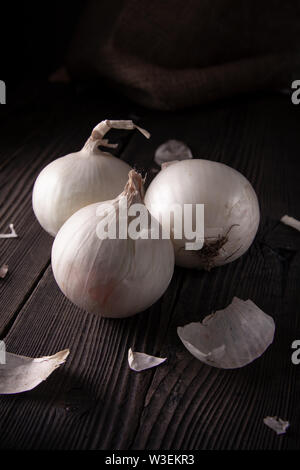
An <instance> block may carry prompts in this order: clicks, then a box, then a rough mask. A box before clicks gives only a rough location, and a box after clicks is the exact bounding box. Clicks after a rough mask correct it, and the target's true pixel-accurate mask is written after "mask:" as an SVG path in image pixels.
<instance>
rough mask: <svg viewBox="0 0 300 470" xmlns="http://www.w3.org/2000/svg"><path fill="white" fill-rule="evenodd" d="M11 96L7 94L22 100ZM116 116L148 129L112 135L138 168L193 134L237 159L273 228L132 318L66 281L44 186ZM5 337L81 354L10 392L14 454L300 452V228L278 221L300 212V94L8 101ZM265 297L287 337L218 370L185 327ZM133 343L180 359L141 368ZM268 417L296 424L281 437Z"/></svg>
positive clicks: (206, 147)
mask: <svg viewBox="0 0 300 470" xmlns="http://www.w3.org/2000/svg"><path fill="white" fill-rule="evenodd" d="M8 100H9V96H8ZM105 118H111V119H116V118H119V119H120V118H121V119H122V118H123V119H128V118H131V119H133V120H135V121H136V122H138V123H139V124H140V125H142V126H143V127H145V128H146V129H148V130H149V131H150V132H151V134H152V138H151V140H150V141H146V140H145V139H144V138H143V137H142V136H140V135H138V133H136V132H133V133H126V132H122V133H116V134H114V135H112V137H113V138H115V141H118V142H119V143H120V146H119V150H118V154H119V156H120V158H122V159H124V160H126V161H127V162H129V163H130V164H131V165H135V167H136V168H137V169H139V170H143V171H146V170H148V175H149V177H151V175H153V174H154V173H153V171H152V172H151V168H155V167H156V166H155V164H154V163H153V156H154V151H155V149H156V147H157V146H158V145H159V144H160V143H162V142H164V141H165V140H167V139H169V138H176V139H180V140H183V141H185V142H186V143H187V144H188V145H189V146H190V147H191V149H192V151H193V154H194V156H195V157H200V158H201V157H203V158H207V159H211V160H215V161H221V162H224V163H226V164H228V165H230V166H232V167H234V168H236V169H238V170H239V171H241V172H242V173H243V174H244V175H245V176H246V177H247V178H248V179H249V180H250V181H251V183H252V184H253V186H254V188H255V190H256V192H257V194H258V198H259V201H260V207H261V224H260V228H259V232H258V234H257V237H256V239H255V242H254V243H253V245H252V246H251V248H250V250H249V251H248V252H247V254H245V255H244V256H243V257H242V258H240V259H238V260H237V261H235V262H233V263H231V264H229V265H226V266H223V267H220V268H216V269H214V270H212V271H211V272H200V271H199V272H197V271H193V270H185V269H181V268H176V269H175V273H174V277H173V279H172V281H171V284H170V286H169V288H168V290H167V292H166V293H165V294H164V296H163V297H162V298H161V299H160V300H159V301H158V302H157V303H156V304H155V305H154V306H153V307H151V308H150V309H149V310H147V311H146V312H144V313H142V314H139V315H136V316H135V317H133V318H130V319H125V320H109V319H102V318H100V317H97V316H92V315H90V314H88V313H86V312H84V311H82V310H80V309H78V308H76V307H75V306H74V305H72V304H71V302H69V301H68V300H67V299H66V298H65V297H64V296H63V294H62V293H61V292H60V290H59V288H58V286H57V285H56V283H55V281H54V278H53V274H52V270H51V263H50V251H51V245H52V242H53V239H52V238H51V237H50V236H49V235H48V234H47V233H45V232H44V231H43V230H42V228H41V227H40V226H39V224H38V222H37V221H36V220H35V217H34V214H33V211H32V206H31V193H32V186H33V182H34V180H35V178H36V177H37V175H38V174H39V172H40V171H41V169H42V168H43V167H44V166H45V165H46V164H47V163H49V162H50V161H52V160H53V159H55V158H57V157H58V156H62V155H64V154H67V153H69V152H71V151H74V150H76V149H79V148H80V147H81V146H82V144H83V143H84V141H85V140H86V138H87V137H88V135H89V132H90V130H91V128H92V127H93V126H94V125H95V124H96V123H97V122H99V121H101V120H102V119H105ZM0 124H1V127H0V132H1V137H0V157H1V160H0V197H1V199H0V230H1V231H5V230H7V227H8V224H9V223H14V225H15V228H16V230H17V232H18V234H19V238H18V239H10V240H0V263H8V264H9V268H10V271H9V275H8V276H7V277H6V278H5V279H3V280H0V299H1V302H0V333H1V338H2V339H4V340H5V342H6V347H7V350H8V351H10V352H14V353H17V354H22V355H26V356H31V357H38V356H43V355H50V354H52V353H55V352H57V351H59V350H61V349H64V348H69V349H70V351H71V352H70V356H69V358H68V360H67V362H66V363H65V364H64V365H63V366H62V367H61V368H59V369H58V370H57V371H55V372H54V373H53V375H51V376H50V378H49V379H48V380H47V381H45V382H43V383H42V384H41V385H40V386H38V387H37V388H36V389H34V390H32V391H30V392H27V393H23V394H19V395H7V396H1V397H0V447H1V448H2V449H54V448H55V449H164V450H167V449H172V450H179V449H185V450H195V449H199V450H201V449H297V448H299V447H300V400H299V397H300V365H299V366H297V365H293V364H292V362H291V354H292V349H291V344H292V342H293V341H294V340H295V339H300V310H299V305H300V289H299V287H300V286H299V274H300V251H299V249H300V233H299V232H297V231H296V230H294V229H292V228H290V227H287V226H285V225H283V224H281V223H280V222H279V219H280V217H281V216H282V215H284V214H289V215H291V216H294V217H296V218H300V206H299V200H300V197H299V196H300V184H299V170H300V163H299V162H300V150H299V148H300V106H298V107H297V106H294V105H292V103H291V101H290V98H289V96H287V95H281V94H274V95H272V94H270V95H256V96H248V97H240V98H239V99H235V100H230V101H226V102H225V101H224V102H222V103H217V104H212V105H209V106H203V107H201V108H198V109H192V110H186V111H184V112H177V113H174V114H169V113H159V112H155V111H149V110H144V109H141V108H138V107H137V106H134V105H132V104H130V103H127V102H126V101H125V100H122V99H120V98H119V97H118V96H114V95H110V96H108V95H107V93H106V92H105V91H104V92H103V93H101V90H100V89H99V90H98V92H97V93H96V95H95V90H92V91H87V90H85V89H81V90H80V89H77V90H76V89H74V88H72V87H70V86H58V85H47V84H44V85H37V86H36V88H35V89H34V91H32V90H31V93H29V94H27V92H26V89H25V90H23V92H19V95H18V96H17V97H15V99H14V100H13V102H12V103H11V104H8V105H6V106H2V107H1V110H0ZM233 296H238V297H240V298H242V299H248V298H250V299H252V300H253V301H254V302H255V303H256V304H257V305H258V306H259V307H260V308H262V309H263V310H264V311H265V312H266V313H268V314H269V315H271V316H272V317H273V318H274V320H275V322H276V334H275V340H274V342H273V344H272V345H271V346H270V347H269V349H268V350H267V351H266V352H265V354H264V355H263V356H262V357H261V358H260V359H258V360H256V361H254V362H253V363H252V364H250V365H248V366H246V367H244V368H242V369H238V370H219V369H215V368H212V367H208V366H206V365H204V364H202V363H201V362H199V361H197V360H196V359H195V358H193V357H192V356H191V355H190V354H189V353H188V351H187V350H186V349H185V348H184V347H183V345H182V343H181V342H180V340H179V338H178V337H177V333H176V327H177V326H178V325H183V324H185V323H188V322H190V321H195V320H200V319H203V317H204V316H206V315H207V314H209V313H210V312H212V311H213V310H217V309H220V308H223V307H225V306H226V305H228V304H229V303H230V302H231V300H232V298H233ZM129 347H132V348H133V349H134V350H136V351H143V352H147V353H149V354H154V355H158V356H167V358H168V360H167V362H166V363H165V364H163V365H162V366H160V367H158V368H155V369H152V370H148V371H145V372H142V373H135V372H133V371H131V370H130V369H129V368H128V363H127V351H128V348H129ZM267 415H270V416H274V415H278V416H280V417H281V418H283V419H287V420H289V421H290V428H289V429H288V431H287V434H286V435H283V436H277V435H276V434H275V432H274V431H272V430H270V429H269V428H267V427H266V426H265V425H264V424H263V418H264V417H265V416H267Z"/></svg>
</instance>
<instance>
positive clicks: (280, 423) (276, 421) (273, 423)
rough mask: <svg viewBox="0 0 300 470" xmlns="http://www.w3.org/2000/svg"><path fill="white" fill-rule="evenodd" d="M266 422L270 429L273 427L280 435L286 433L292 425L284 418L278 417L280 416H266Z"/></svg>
mask: <svg viewBox="0 0 300 470" xmlns="http://www.w3.org/2000/svg"><path fill="white" fill-rule="evenodd" d="M264 423H265V425H266V426H268V427H269V428H270V429H273V431H275V432H276V434H277V435H278V436H279V435H281V434H285V433H286V430H287V428H288V427H289V426H290V423H289V422H288V421H284V420H283V419H281V418H278V416H266V417H265V418H264Z"/></svg>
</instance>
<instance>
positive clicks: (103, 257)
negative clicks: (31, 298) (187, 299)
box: [52, 170, 174, 318]
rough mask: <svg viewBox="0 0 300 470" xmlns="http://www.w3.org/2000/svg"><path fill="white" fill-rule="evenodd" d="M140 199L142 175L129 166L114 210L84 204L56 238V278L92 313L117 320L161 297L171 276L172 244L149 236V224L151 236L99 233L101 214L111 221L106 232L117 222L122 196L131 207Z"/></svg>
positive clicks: (53, 252)
mask: <svg viewBox="0 0 300 470" xmlns="http://www.w3.org/2000/svg"><path fill="white" fill-rule="evenodd" d="M142 198H143V181H142V178H141V176H140V175H139V174H138V173H136V172H135V171H134V170H131V171H130V173H129V180H128V183H127V185H126V187H125V189H124V191H123V193H122V194H121V195H120V196H118V197H117V198H116V199H115V200H113V201H109V202H110V204H112V206H113V207H112V208H111V209H110V211H111V212H108V213H107V203H104V202H103V203H96V204H91V205H89V206H87V207H84V208H83V209H80V210H79V211H78V212H76V213H75V214H74V215H73V216H71V217H70V218H69V219H68V220H67V221H66V222H65V224H64V225H63V226H62V227H61V229H60V230H59V232H58V234H57V236H56V238H55V240H54V243H53V247H52V269H53V274H54V277H55V279H56V282H57V284H58V285H59V287H60V289H61V290H62V292H63V293H64V294H65V295H66V297H68V299H70V300H71V301H72V302H73V303H74V304H76V305H77V306H79V307H81V308H83V309H85V310H87V311H88V312H91V313H96V314H100V315H102V316H105V317H115V318H120V317H128V316H131V315H134V314H136V313H138V312H141V311H143V310H145V309H146V308H148V307H150V305H152V304H153V303H154V302H155V301H156V300H157V299H158V298H159V297H161V296H162V294H163V293H164V292H165V290H166V288H167V286H168V284H169V282H170V280H171V278H172V275H173V271H174V251H173V247H172V243H171V241H170V240H163V239H151V238H150V228H149V238H148V239H142V238H138V239H136V240H134V239H132V238H129V237H128V238H124V239H122V238H116V239H110V238H103V239H101V238H100V237H99V236H98V234H97V225H98V224H99V221H100V220H101V219H102V218H105V219H106V220H111V222H108V231H109V230H110V228H109V225H110V223H114V214H116V218H117V220H118V215H119V207H120V206H119V202H120V200H121V201H123V202H124V201H126V203H127V211H128V210H129V209H130V207H131V205H132V204H134V203H139V204H141V203H142ZM102 209H103V210H102ZM128 220H129V217H128ZM145 230H146V229H145ZM117 236H118V235H117Z"/></svg>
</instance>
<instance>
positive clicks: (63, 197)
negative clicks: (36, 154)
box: [32, 120, 149, 236]
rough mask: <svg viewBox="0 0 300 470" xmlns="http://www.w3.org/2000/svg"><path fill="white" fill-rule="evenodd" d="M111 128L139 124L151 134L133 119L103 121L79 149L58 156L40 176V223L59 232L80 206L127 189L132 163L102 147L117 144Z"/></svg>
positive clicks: (36, 206)
mask: <svg viewBox="0 0 300 470" xmlns="http://www.w3.org/2000/svg"><path fill="white" fill-rule="evenodd" d="M111 128H115V129H135V128H137V129H138V130H139V131H140V132H142V133H143V134H144V135H145V136H146V137H149V133H148V132H147V131H144V129H141V128H139V127H138V126H136V125H135V124H133V122H132V121H108V120H106V121H102V122H101V123H100V124H98V125H97V126H96V127H95V128H94V129H93V132H92V134H91V137H90V138H89V139H88V140H87V142H86V143H85V145H84V147H83V148H82V149H81V150H80V151H79V152H75V153H71V154H69V155H66V156H65V157H61V158H58V159H57V160H54V161H53V162H51V163H50V164H49V165H47V166H46V167H45V168H44V169H43V170H42V172H41V173H40V174H39V176H38V177H37V179H36V182H35V184H34V188H33V194H32V206H33V210H34V213H35V216H36V218H37V219H38V221H39V223H40V224H41V226H42V227H43V228H44V229H45V230H46V231H47V232H48V233H50V234H51V235H53V236H55V235H56V234H57V232H58V230H59V229H60V227H61V226H62V225H63V223H64V222H65V221H66V220H67V219H68V218H69V217H71V215H72V214H74V213H75V212H76V211H77V210H79V209H81V208H82V207H84V206H87V205H88V204H92V203H94V202H100V201H107V200H109V199H112V198H115V197H116V196H117V195H118V194H120V192H121V191H122V190H123V188H124V186H125V184H126V181H127V179H128V172H129V171H130V169H131V167H130V166H129V165H128V164H127V163H125V162H123V161H122V160H120V159H118V158H116V157H114V156H113V155H111V154H110V153H108V152H103V151H101V150H100V149H99V148H98V147H99V145H101V146H104V147H116V145H114V144H109V143H108V141H107V140H106V139H103V137H104V135H105V134H106V133H107V132H108V131H109V129H111Z"/></svg>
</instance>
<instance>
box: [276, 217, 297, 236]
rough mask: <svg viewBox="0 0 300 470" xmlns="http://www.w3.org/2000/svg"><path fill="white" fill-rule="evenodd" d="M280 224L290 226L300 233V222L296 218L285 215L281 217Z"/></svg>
mask: <svg viewBox="0 0 300 470" xmlns="http://www.w3.org/2000/svg"><path fill="white" fill-rule="evenodd" d="M280 222H282V223H283V224H285V225H289V226H290V227H293V228H295V229H296V230H299V232H300V220H297V219H295V218H294V217H290V216H289V215H284V216H283V217H281V219H280Z"/></svg>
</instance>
